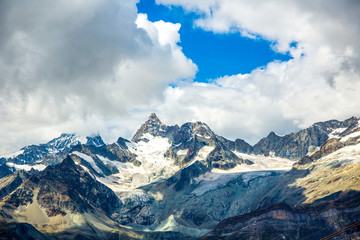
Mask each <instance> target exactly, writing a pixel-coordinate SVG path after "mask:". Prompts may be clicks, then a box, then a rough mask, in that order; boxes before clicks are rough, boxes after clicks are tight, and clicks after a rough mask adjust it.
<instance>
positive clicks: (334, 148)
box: [203, 121, 360, 239]
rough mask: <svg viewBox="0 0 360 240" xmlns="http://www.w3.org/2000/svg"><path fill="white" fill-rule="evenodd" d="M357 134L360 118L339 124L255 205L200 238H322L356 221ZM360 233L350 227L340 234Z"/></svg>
mask: <svg viewBox="0 0 360 240" xmlns="http://www.w3.org/2000/svg"><path fill="white" fill-rule="evenodd" d="M334 132H335V131H334ZM359 140H360V128H359V122H358V121H356V122H353V123H352V124H351V125H350V126H349V127H348V128H344V129H341V131H338V130H337V131H336V134H333V136H332V137H331V138H330V139H329V140H327V141H326V142H325V143H323V144H322V146H321V147H320V149H319V150H318V151H317V152H315V153H313V154H312V155H310V156H309V157H304V158H303V159H302V160H301V161H299V162H298V163H296V164H294V167H293V169H292V170H291V171H289V172H287V173H285V174H283V175H280V176H279V177H278V179H277V181H276V182H275V184H274V185H273V186H272V187H271V188H270V189H269V190H267V191H263V192H262V194H261V198H259V199H257V200H256V201H254V202H253V203H252V204H253V208H255V209H258V210H255V211H251V212H250V213H246V214H243V215H239V216H235V217H231V218H228V219H225V220H223V221H222V222H221V223H220V224H219V225H218V226H217V227H216V228H215V229H214V230H213V231H211V232H210V233H209V234H207V235H206V236H205V237H204V238H203V239H274V238H285V239H320V238H322V237H325V236H327V235H329V234H331V233H333V232H336V231H339V230H341V229H343V228H345V227H347V226H348V225H351V224H353V223H356V222H359V221H360V177H359V174H358V173H359V171H360V141H359ZM272 204H274V205H272ZM359 237H360V231H359V229H358V228H354V229H352V230H351V231H348V232H346V233H343V235H341V237H340V239H357V238H359Z"/></svg>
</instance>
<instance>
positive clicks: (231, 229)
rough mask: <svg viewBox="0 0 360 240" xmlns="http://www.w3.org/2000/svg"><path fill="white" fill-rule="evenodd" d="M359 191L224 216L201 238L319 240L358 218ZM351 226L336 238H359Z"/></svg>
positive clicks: (358, 232) (359, 216)
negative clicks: (304, 203)
mask: <svg viewBox="0 0 360 240" xmlns="http://www.w3.org/2000/svg"><path fill="white" fill-rule="evenodd" d="M359 202H360V192H356V191H348V192H338V193H336V194H333V195H332V196H330V197H329V198H327V199H323V200H322V201H319V202H316V203H313V204H309V205H304V206H299V207H294V208H292V207H290V206H289V205H287V204H284V203H278V204H274V205H271V206H268V207H265V208H262V209H259V210H256V211H253V212H251V213H247V214H244V215H240V216H236V217H231V218H227V219H224V220H223V221H221V223H219V224H218V225H217V226H216V227H215V228H214V229H213V230H212V231H211V232H210V233H208V234H206V235H205V236H204V237H203V238H201V239H204V240H205V239H207V240H210V239H239V240H240V239H320V238H323V237H326V236H328V235H330V234H332V233H335V232H337V231H339V230H341V229H344V228H346V227H347V226H351V225H352V224H354V223H357V222H359V221H360V212H359ZM358 238H360V231H359V229H358V228H353V229H352V230H350V231H346V232H344V233H342V234H341V235H340V238H339V239H358Z"/></svg>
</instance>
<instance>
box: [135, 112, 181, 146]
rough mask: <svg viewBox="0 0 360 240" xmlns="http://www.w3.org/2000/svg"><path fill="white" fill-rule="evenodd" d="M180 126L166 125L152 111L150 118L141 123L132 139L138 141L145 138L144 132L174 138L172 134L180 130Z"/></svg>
mask: <svg viewBox="0 0 360 240" xmlns="http://www.w3.org/2000/svg"><path fill="white" fill-rule="evenodd" d="M178 129H179V127H178V126H177V125H175V126H166V125H165V124H163V123H162V122H161V121H160V119H159V118H158V117H157V116H156V114H155V113H152V114H151V115H150V117H149V119H148V120H147V121H146V122H145V123H144V124H143V125H141V127H140V128H139V130H137V132H136V133H135V135H134V137H133V138H132V140H131V141H133V142H138V141H141V140H145V141H146V139H144V134H146V133H149V134H151V135H152V136H155V137H157V136H159V137H167V138H169V139H172V135H173V134H174V132H176V131H178Z"/></svg>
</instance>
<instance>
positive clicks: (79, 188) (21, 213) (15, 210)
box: [0, 157, 120, 232]
mask: <svg viewBox="0 0 360 240" xmlns="http://www.w3.org/2000/svg"><path fill="white" fill-rule="evenodd" d="M119 206H120V202H119V199H118V198H117V197H116V195H115V194H114V193H113V192H112V191H111V190H110V189H108V188H107V187H106V186H104V185H102V184H101V183H99V182H97V181H96V180H95V179H93V177H92V176H91V175H89V174H88V173H87V172H86V171H84V170H83V169H82V168H81V167H79V166H76V165H75V163H74V161H73V160H72V159H71V157H68V158H66V159H65V160H64V161H62V163H60V164H58V165H55V166H53V167H52V166H49V167H47V168H46V169H45V170H44V171H43V172H41V173H39V174H35V175H33V176H31V177H30V178H29V179H28V180H27V181H25V182H24V183H22V184H21V185H20V186H19V187H18V188H17V189H16V190H14V191H13V192H12V193H11V194H10V195H8V196H7V197H5V198H3V199H2V201H1V203H0V207H1V209H2V210H1V212H2V216H3V218H5V219H8V220H12V221H13V220H16V221H19V222H23V221H24V222H27V223H30V224H32V225H34V226H35V227H36V228H38V229H39V230H43V231H49V232H52V231H60V230H64V229H67V228H69V227H74V226H79V225H80V226H82V225H84V224H85V223H86V222H87V221H89V220H90V221H91V219H92V221H94V222H97V223H98V224H100V223H101V222H104V223H105V222H106V221H107V220H106V218H107V217H109V216H111V214H112V213H113V212H114V210H115V209H117V208H118V207H119ZM108 222H111V221H110V220H108ZM105 225H106V224H105Z"/></svg>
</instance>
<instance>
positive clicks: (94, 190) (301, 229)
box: [0, 113, 360, 239]
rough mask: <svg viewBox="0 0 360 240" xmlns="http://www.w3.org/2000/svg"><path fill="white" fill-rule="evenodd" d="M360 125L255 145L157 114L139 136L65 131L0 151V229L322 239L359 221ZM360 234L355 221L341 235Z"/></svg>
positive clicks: (43, 235)
mask: <svg viewBox="0 0 360 240" xmlns="http://www.w3.org/2000/svg"><path fill="white" fill-rule="evenodd" d="M359 123H360V120H359V119H358V118H356V117H352V118H349V119H347V120H345V121H338V120H330V121H326V122H318V123H315V124H313V125H311V126H310V127H308V128H306V129H303V130H301V131H299V132H295V133H291V134H288V135H285V136H278V135H276V134H275V133H274V132H271V133H270V134H269V135H268V136H267V137H265V138H263V139H261V140H260V141H259V142H258V143H256V144H255V145H253V146H252V145H250V144H248V143H247V142H246V141H244V140H242V139H236V140H234V141H232V140H229V139H226V138H224V137H222V136H219V135H217V134H215V133H214V132H213V131H212V130H211V129H210V127H209V126H208V125H207V124H206V123H203V122H188V123H185V124H183V125H181V126H178V125H174V126H168V125H166V124H164V123H162V122H161V121H160V119H159V118H158V117H157V116H156V114H154V113H153V114H151V115H150V117H149V119H148V120H147V121H146V122H145V123H144V124H143V125H142V126H141V127H140V128H139V129H138V130H137V131H136V133H135V135H134V136H133V138H132V139H131V140H127V139H124V138H122V137H119V138H118V140H117V141H116V142H114V143H110V144H106V143H105V142H104V141H103V140H102V138H101V136H99V135H96V136H92V137H79V136H77V135H76V134H62V135H61V136H60V137H58V138H55V139H53V140H51V141H49V142H48V143H45V144H39V145H30V146H26V147H24V148H22V149H20V150H19V151H18V152H16V153H14V154H11V155H8V156H3V157H2V158H0V164H1V165H0V235H1V236H5V237H7V238H8V239H30V238H31V237H32V238H33V239H34V238H35V239H75V238H78V239H321V238H323V237H326V236H328V235H330V234H333V233H336V232H338V231H341V230H342V229H344V228H346V227H347V226H350V225H352V224H356V223H358V222H359V221H360V211H359V210H360V175H359V170H360V169H359V168H360V125H359ZM359 225H360V224H359ZM354 226H355V225H354ZM23 233H24V234H23ZM25 233H26V234H25ZM357 238H360V231H359V227H357V226H355V227H353V228H351V229H348V231H344V232H343V233H341V235H339V236H338V239H357Z"/></svg>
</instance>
